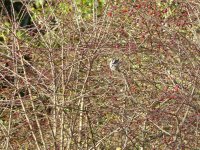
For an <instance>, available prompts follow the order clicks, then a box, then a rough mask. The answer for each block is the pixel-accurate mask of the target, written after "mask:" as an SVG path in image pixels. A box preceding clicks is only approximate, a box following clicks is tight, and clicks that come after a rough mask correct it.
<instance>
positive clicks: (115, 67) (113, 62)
mask: <svg viewBox="0 0 200 150" xmlns="http://www.w3.org/2000/svg"><path fill="white" fill-rule="evenodd" d="M119 63H120V61H119V59H112V60H111V61H110V64H109V66H110V70H111V71H120V70H119Z"/></svg>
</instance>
